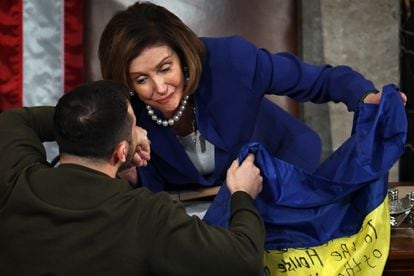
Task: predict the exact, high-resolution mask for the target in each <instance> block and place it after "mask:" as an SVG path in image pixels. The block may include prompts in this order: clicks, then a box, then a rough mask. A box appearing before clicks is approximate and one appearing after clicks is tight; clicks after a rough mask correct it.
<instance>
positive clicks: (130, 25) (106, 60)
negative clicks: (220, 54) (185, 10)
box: [99, 2, 205, 95]
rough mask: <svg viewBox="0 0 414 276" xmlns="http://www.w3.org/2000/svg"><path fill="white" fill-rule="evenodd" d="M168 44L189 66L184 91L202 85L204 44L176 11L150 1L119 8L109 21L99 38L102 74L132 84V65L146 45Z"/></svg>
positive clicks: (184, 63) (183, 63) (182, 64)
mask: <svg viewBox="0 0 414 276" xmlns="http://www.w3.org/2000/svg"><path fill="white" fill-rule="evenodd" d="M157 45H167V46H169V47H171V49H173V50H174V51H175V52H176V53H177V55H178V56H179V58H180V62H181V66H182V67H184V66H185V67H187V68H188V78H189V79H188V81H187V82H186V86H185V91H184V95H188V94H191V93H193V92H194V91H195V90H196V89H197V86H198V83H199V80H200V76H201V72H202V59H203V55H204V51H205V48H204V44H203V43H202V42H201V40H200V39H199V38H198V37H197V36H196V34H195V33H194V32H193V31H192V30H191V29H190V28H189V27H188V26H186V25H185V24H184V23H183V22H182V21H181V20H180V19H179V18H178V17H177V16H176V15H174V14H173V13H171V12H170V11H168V10H167V9H165V8H164V7H161V6H157V5H155V4H153V3H149V2H136V3H135V4H133V5H132V6H130V7H128V8H127V9H126V10H124V11H121V12H118V13H117V14H116V15H115V16H114V17H112V19H111V20H110V21H109V22H108V24H107V25H106V27H105V29H104V31H103V33H102V36H101V39H100V41H99V60H100V64H101V72H102V77H103V78H104V79H110V80H116V81H120V82H122V83H124V84H125V85H128V86H130V87H132V85H131V78H130V77H129V66H130V64H131V61H132V60H133V59H134V58H136V57H137V56H138V55H139V54H140V53H141V52H142V51H143V50H144V49H145V48H147V47H149V46H157Z"/></svg>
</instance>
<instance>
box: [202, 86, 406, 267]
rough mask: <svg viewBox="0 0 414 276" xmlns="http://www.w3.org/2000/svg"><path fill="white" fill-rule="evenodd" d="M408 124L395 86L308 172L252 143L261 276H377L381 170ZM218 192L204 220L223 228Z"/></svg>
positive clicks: (224, 197)
mask: <svg viewBox="0 0 414 276" xmlns="http://www.w3.org/2000/svg"><path fill="white" fill-rule="evenodd" d="M406 130H407V120H406V115H405V109H404V106H403V103H402V100H401V97H400V94H399V91H398V88H397V87H396V86H394V85H387V86H384V88H383V93H382V98H381V102H380V104H379V105H370V104H361V105H360V108H359V111H358V112H357V113H356V114H355V118H354V126H353V131H352V135H351V137H350V138H349V139H348V140H347V141H346V142H345V143H344V144H343V145H342V146H341V147H340V148H339V149H338V150H336V151H335V152H334V153H333V154H332V156H331V157H330V158H328V159H327V160H326V161H325V162H324V163H323V164H321V165H320V166H319V167H318V169H317V170H316V171H315V172H312V173H308V172H306V171H303V170H301V169H298V168H296V167H295V166H294V165H292V164H289V163H286V162H284V161H282V160H279V159H277V158H274V157H273V156H271V155H270V154H269V153H268V151H267V150H266V149H265V148H264V147H263V146H261V145H260V144H258V143H252V144H248V145H246V146H245V147H244V148H243V149H242V150H241V152H240V155H239V159H240V160H243V159H244V158H245V157H246V156H247V154H248V153H254V154H255V155H256V160H255V162H256V165H257V166H258V167H259V168H260V169H261V173H262V176H263V190H262V192H261V193H260V194H259V196H258V197H257V199H256V201H255V203H256V206H257V208H258V210H259V212H260V213H261V215H262V217H263V219H264V222H265V228H266V243H265V249H266V250H267V251H266V253H265V268H264V273H265V275H368V273H370V274H371V275H381V274H382V271H383V269H384V266H385V262H386V260H387V257H388V251H389V242H390V217H389V209H388V202H387V190H388V171H389V169H390V168H391V167H392V166H393V164H394V163H395V162H397V161H398V159H399V157H400V156H401V154H402V153H403V151H404V144H405V139H406ZM229 197H230V195H229V192H228V190H227V188H226V187H225V186H222V188H221V190H220V192H219V194H218V195H217V196H216V198H215V200H214V201H213V203H212V205H211V206H210V208H209V209H208V211H207V213H206V215H205V217H204V220H205V221H206V222H208V223H210V224H214V225H221V226H226V224H227V219H228V216H223V214H228V213H229V212H228V211H229V206H228V203H229Z"/></svg>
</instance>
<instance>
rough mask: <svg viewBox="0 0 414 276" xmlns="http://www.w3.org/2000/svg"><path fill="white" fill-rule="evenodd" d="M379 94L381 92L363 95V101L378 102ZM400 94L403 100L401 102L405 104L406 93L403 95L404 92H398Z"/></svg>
mask: <svg viewBox="0 0 414 276" xmlns="http://www.w3.org/2000/svg"><path fill="white" fill-rule="evenodd" d="M381 95H382V93H381V92H379V93H369V94H368V95H366V96H365V98H364V101H363V102H364V103H365V104H379V102H380V100H381ZM400 95H401V99H402V101H403V104H404V105H405V104H406V103H407V95H405V93H404V92H400Z"/></svg>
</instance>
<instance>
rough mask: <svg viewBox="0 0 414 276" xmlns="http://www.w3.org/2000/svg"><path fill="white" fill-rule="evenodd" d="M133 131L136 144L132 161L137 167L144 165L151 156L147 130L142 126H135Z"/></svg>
mask: <svg viewBox="0 0 414 276" xmlns="http://www.w3.org/2000/svg"><path fill="white" fill-rule="evenodd" d="M135 131H136V137H137V139H138V144H137V147H136V149H135V154H134V159H133V161H132V163H133V164H134V165H135V166H138V167H142V166H146V165H147V164H148V161H149V160H150V158H151V147H150V145H151V141H150V140H149V139H148V136H147V131H146V130H145V129H143V128H142V127H138V126H137V127H135Z"/></svg>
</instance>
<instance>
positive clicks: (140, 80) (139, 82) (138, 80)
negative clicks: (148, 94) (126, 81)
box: [136, 78, 146, 84]
mask: <svg viewBox="0 0 414 276" xmlns="http://www.w3.org/2000/svg"><path fill="white" fill-rule="evenodd" d="M145 79H146V78H138V79H137V80H136V83H138V84H143V83H144V82H145Z"/></svg>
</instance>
